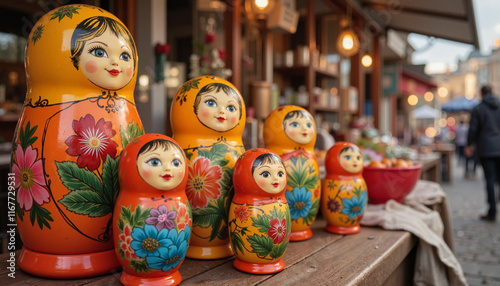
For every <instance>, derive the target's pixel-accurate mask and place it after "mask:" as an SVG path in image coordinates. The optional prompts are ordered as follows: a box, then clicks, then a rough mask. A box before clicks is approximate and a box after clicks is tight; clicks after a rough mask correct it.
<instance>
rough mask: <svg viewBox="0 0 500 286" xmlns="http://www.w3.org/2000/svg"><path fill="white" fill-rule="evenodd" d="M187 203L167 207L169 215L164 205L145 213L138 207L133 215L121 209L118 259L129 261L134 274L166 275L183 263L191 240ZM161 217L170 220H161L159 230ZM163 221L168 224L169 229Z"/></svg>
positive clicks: (189, 212)
mask: <svg viewBox="0 0 500 286" xmlns="http://www.w3.org/2000/svg"><path fill="white" fill-rule="evenodd" d="M187 203H188V202H187V201H186V204H183V203H180V204H178V205H177V204H173V205H170V209H171V210H170V211H168V209H169V207H167V206H166V205H160V206H158V207H157V208H151V207H149V208H146V209H144V210H143V209H142V208H141V206H140V205H139V206H137V207H136V208H135V210H133V211H131V206H128V207H125V206H121V212H120V214H119V217H118V221H117V226H118V232H119V234H118V239H119V248H118V254H119V256H120V258H121V259H122V260H126V261H128V262H129V266H130V267H131V268H132V269H133V270H134V271H135V272H137V273H141V272H143V273H149V272H152V271H154V270H161V271H165V272H166V271H169V270H171V269H174V268H176V267H178V266H179V265H180V263H182V261H183V260H184V257H185V255H186V252H187V248H188V245H189V240H190V236H191V227H190V225H191V211H190V208H189V205H187ZM176 206H177V208H176ZM176 209H177V211H176ZM162 216H164V217H165V218H166V217H169V216H170V219H168V220H164V221H163V226H162V227H161V228H159V227H158V225H159V224H161V223H162V222H160V220H161V219H160V218H161V217H162ZM179 218H180V219H179ZM166 221H170V222H171V225H170V223H169V227H170V226H171V227H170V228H169V227H167V224H166V223H165V222H166ZM178 222H180V223H178ZM130 226H133V229H132V231H130ZM128 252H130V255H129V253H128Z"/></svg>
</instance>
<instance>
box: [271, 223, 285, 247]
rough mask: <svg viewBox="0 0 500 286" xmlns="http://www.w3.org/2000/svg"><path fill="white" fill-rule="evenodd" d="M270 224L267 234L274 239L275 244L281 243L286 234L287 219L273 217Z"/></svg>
mask: <svg viewBox="0 0 500 286" xmlns="http://www.w3.org/2000/svg"><path fill="white" fill-rule="evenodd" d="M270 224H271V227H270V228H269V230H268V231H267V234H268V235H269V237H270V238H272V239H273V244H280V243H281V242H283V240H284V239H285V236H286V220H285V219H282V220H281V222H280V221H279V220H278V219H277V218H273V219H272V220H271V221H270Z"/></svg>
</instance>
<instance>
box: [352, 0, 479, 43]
mask: <svg viewBox="0 0 500 286" xmlns="http://www.w3.org/2000/svg"><path fill="white" fill-rule="evenodd" d="M351 1H352V0H351ZM357 2H358V3H360V4H361V6H362V7H363V8H364V9H368V11H369V14H370V16H371V17H372V18H373V19H374V20H376V21H377V22H378V23H379V24H380V25H381V26H383V27H386V28H387V29H394V30H397V31H402V32H408V33H417V34H422V35H427V36H433V37H437V38H442V39H447V40H451V41H456V42H461V43H466V44H470V45H473V46H475V47H476V48H477V49H479V38H478V33H477V28H476V20H475V16H474V6H473V4H472V0H439V1H436V0H401V1H394V0H357Z"/></svg>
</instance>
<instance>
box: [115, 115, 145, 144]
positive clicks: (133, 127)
mask: <svg viewBox="0 0 500 286" xmlns="http://www.w3.org/2000/svg"><path fill="white" fill-rule="evenodd" d="M143 134H144V130H143V129H142V128H141V126H140V125H139V124H136V123H135V122H134V121H132V122H130V123H129V124H128V126H127V127H126V128H125V126H120V137H121V139H122V146H123V149H125V147H127V145H128V144H129V143H130V141H132V140H134V139H135V138H137V137H139V136H141V135H143Z"/></svg>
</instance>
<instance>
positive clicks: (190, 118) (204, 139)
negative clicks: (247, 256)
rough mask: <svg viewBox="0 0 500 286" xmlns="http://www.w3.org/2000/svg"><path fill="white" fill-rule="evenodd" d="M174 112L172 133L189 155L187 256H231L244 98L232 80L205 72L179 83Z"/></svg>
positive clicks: (172, 113)
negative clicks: (190, 215)
mask: <svg viewBox="0 0 500 286" xmlns="http://www.w3.org/2000/svg"><path fill="white" fill-rule="evenodd" d="M170 114H171V122H172V130H173V138H174V139H175V140H176V141H177V142H178V143H179V145H180V146H181V147H182V148H183V149H184V152H185V154H186V157H187V159H188V179H187V186H186V195H187V197H188V199H189V202H190V203H191V207H192V210H193V228H192V237H191V244H190V246H189V249H188V253H187V257H189V258H196V259H218V258H223V257H229V256H231V255H233V251H232V249H231V244H230V243H229V232H228V228H227V212H228V211H229V205H230V204H231V198H232V196H233V193H234V191H233V182H232V177H233V167H234V164H235V163H236V160H237V159H238V157H239V156H240V155H241V154H242V153H243V152H244V148H243V142H242V138H241V136H242V134H243V128H244V126H245V117H246V115H245V104H244V102H243V99H242V97H241V95H240V93H239V92H238V90H237V89H236V88H235V87H234V86H233V85H232V84H231V83H230V82H228V81H226V80H223V79H221V78H218V77H215V76H202V77H198V78H194V79H191V80H189V81H188V82H186V83H185V84H184V85H183V86H182V87H181V88H180V89H179V91H178V92H177V95H176V96H175V99H174V101H173V103H172V108H171V113H170Z"/></svg>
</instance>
